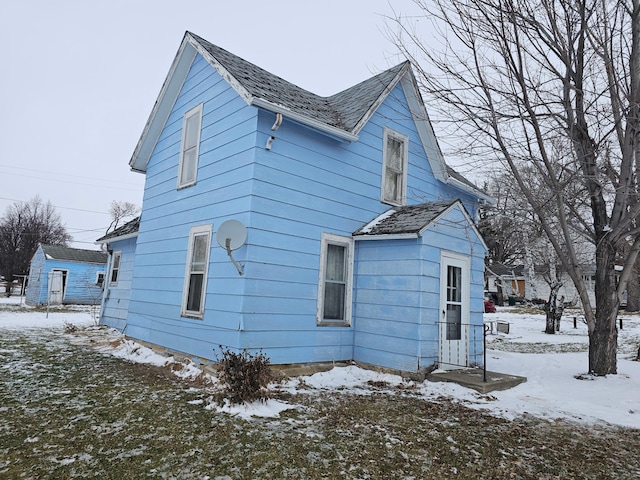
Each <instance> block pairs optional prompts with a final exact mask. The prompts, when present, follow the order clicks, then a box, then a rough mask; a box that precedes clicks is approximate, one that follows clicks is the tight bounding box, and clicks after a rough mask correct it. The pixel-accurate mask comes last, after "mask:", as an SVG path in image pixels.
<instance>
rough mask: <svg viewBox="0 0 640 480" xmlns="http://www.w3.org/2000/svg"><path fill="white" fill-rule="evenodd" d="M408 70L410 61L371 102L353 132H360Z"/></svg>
mask: <svg viewBox="0 0 640 480" xmlns="http://www.w3.org/2000/svg"><path fill="white" fill-rule="evenodd" d="M407 71H410V64H409V63H408V62H407V63H406V64H405V66H404V67H403V68H402V69H400V71H399V72H398V74H397V75H396V76H395V77H394V78H393V80H391V82H389V84H388V85H387V86H386V87H385V88H384V90H383V91H382V93H381V94H380V95H379V96H378V98H377V99H376V101H375V102H373V103H372V104H371V106H370V107H369V109H368V110H367V112H366V113H365V114H364V115H363V116H362V118H361V119H360V121H359V122H358V123H357V124H356V126H355V127H354V129H353V132H354V133H355V134H357V133H359V132H360V130H362V129H363V128H364V126H365V125H366V124H367V122H368V121H369V119H370V118H371V117H372V116H373V114H374V113H375V112H376V110H378V108H379V107H380V105H382V103H383V102H384V101H385V100H386V98H387V97H388V96H389V94H390V93H391V91H392V90H393V89H394V88H395V86H396V85H397V84H398V82H399V81H400V80H401V79H402V78H403V77H404V75H406V74H407Z"/></svg>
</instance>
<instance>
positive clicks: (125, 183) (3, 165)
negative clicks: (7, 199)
mask: <svg viewBox="0 0 640 480" xmlns="http://www.w3.org/2000/svg"><path fill="white" fill-rule="evenodd" d="M0 167H5V168H14V169H16V170H26V171H28V172H37V173H48V174H50V175H62V176H64V177H73V178H82V179H84V180H97V181H108V182H111V183H117V184H118V185H131V186H138V185H137V184H136V183H133V182H120V181H112V180H102V179H100V178H95V177H85V176H82V175H71V174H68V173H64V172H50V171H47V170H42V169H39V168H27V167H16V166H15V165H7V164H6V163H0ZM9 175H17V174H15V173H14V174H11V173H10V174H9ZM25 176H26V175H25ZM36 178H39V177H36Z"/></svg>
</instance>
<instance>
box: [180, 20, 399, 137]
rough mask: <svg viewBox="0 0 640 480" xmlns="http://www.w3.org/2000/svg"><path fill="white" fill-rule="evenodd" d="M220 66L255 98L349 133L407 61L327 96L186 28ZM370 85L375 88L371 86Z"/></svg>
mask: <svg viewBox="0 0 640 480" xmlns="http://www.w3.org/2000/svg"><path fill="white" fill-rule="evenodd" d="M187 34H188V35H190V36H191V37H192V38H193V39H194V40H195V41H197V42H198V43H199V44H200V46H201V47H202V48H204V49H205V50H206V51H207V52H208V53H209V54H210V55H211V56H212V57H213V58H214V59H215V60H216V61H217V62H218V63H219V64H220V66H221V67H222V68H224V69H225V70H227V71H228V72H229V74H230V75H231V76H232V77H233V78H234V79H235V80H236V81H237V82H238V83H239V84H240V85H241V86H242V87H243V88H244V89H246V91H247V92H248V93H249V94H250V95H252V96H254V97H256V98H261V99H263V100H266V101H268V102H271V103H273V104H279V105H284V106H286V107H287V108H290V109H291V110H294V111H298V112H300V113H302V114H304V115H307V116H310V117H313V118H317V119H318V120H320V121H321V122H324V123H326V124H327V125H330V126H333V127H337V128H340V129H342V130H344V131H346V132H352V131H353V130H354V129H355V128H356V126H357V124H358V122H359V120H360V119H361V118H362V117H363V116H364V115H365V114H366V112H367V111H368V110H369V109H370V108H371V107H372V106H373V105H374V104H375V102H376V101H377V100H378V98H379V97H380V95H381V94H382V93H383V92H384V89H385V88H386V87H387V86H388V85H389V83H390V82H391V81H392V80H393V79H394V78H396V76H397V75H398V73H399V72H401V71H402V69H403V68H406V65H407V64H409V61H405V62H402V63H400V64H398V65H395V66H394V67H391V68H389V69H387V70H383V71H382V72H379V73H378V74H376V75H374V76H372V77H369V78H367V79H365V80H362V81H361V82H358V83H357V84H355V85H352V86H350V87H347V88H345V89H344V90H341V91H339V92H337V93H334V94H332V95H329V96H321V95H318V94H316V93H314V92H312V91H310V90H307V89H305V88H302V87H300V86H298V85H296V84H295V83H292V82H290V81H288V80H285V79H284V78H282V77H280V76H278V75H276V74H274V73H271V72H269V71H268V70H265V69H264V68H262V67H260V66H258V65H256V64H254V63H252V62H250V61H248V60H245V59H244V58H242V57H239V56H238V55H236V54H234V53H231V52H230V51H228V50H226V49H224V48H222V47H220V46H218V45H215V44H213V43H211V42H209V41H208V40H206V39H204V38H202V37H201V36H199V35H196V34H194V33H193V32H189V31H187ZM374 85H376V86H377V88H372V87H373V86H374Z"/></svg>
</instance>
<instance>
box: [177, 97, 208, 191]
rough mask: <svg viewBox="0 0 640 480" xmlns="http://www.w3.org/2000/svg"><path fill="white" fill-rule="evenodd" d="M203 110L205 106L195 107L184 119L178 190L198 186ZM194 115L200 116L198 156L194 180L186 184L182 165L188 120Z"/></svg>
mask: <svg viewBox="0 0 640 480" xmlns="http://www.w3.org/2000/svg"><path fill="white" fill-rule="evenodd" d="M202 110H203V104H202V103H200V104H198V105H196V106H195V107H193V108H192V109H191V110H188V111H187V112H185V114H184V117H183V119H182V141H181V142H180V163H179V164H178V189H180V188H186V187H190V186H192V185H195V184H196V181H197V179H198V157H199V155H200V133H201V131H202ZM194 115H198V129H197V139H196V146H195V150H196V155H195V164H194V167H193V168H194V170H195V171H194V174H193V180H191V181H189V182H186V181H183V180H182V163H183V161H184V152H185V141H186V136H187V120H188V119H189V118H191V117H193V116H194Z"/></svg>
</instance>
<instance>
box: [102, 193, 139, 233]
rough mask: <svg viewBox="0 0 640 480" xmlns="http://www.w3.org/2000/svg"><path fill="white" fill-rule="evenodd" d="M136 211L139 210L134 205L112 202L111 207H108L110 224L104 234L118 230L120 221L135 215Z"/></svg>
mask: <svg viewBox="0 0 640 480" xmlns="http://www.w3.org/2000/svg"><path fill="white" fill-rule="evenodd" d="M138 211H139V208H138V206H137V205H136V204H135V203H131V202H124V201H121V202H118V201H116V200H112V201H111V205H109V215H111V223H110V224H109V226H108V227H107V231H106V232H105V233H109V232H111V231H113V230H115V229H116V228H118V226H119V225H120V222H121V221H122V220H124V219H125V218H129V217H133V216H135V215H137V213H138Z"/></svg>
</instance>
